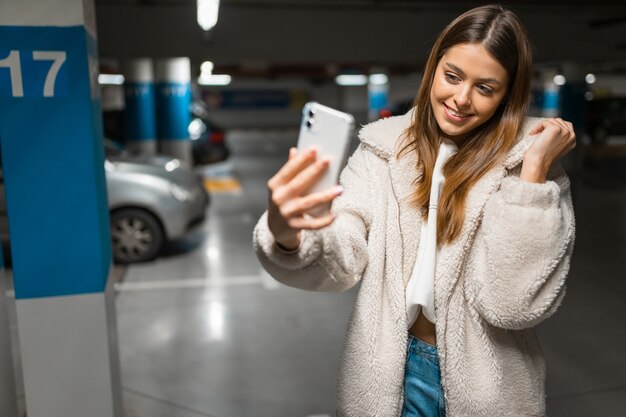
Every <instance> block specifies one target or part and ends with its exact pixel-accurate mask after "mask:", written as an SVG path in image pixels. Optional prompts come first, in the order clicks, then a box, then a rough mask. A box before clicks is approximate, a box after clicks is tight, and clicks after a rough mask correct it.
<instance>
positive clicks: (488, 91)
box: [478, 84, 493, 95]
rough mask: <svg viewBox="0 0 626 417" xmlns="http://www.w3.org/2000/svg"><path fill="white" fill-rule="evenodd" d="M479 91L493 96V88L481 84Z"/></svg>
mask: <svg viewBox="0 0 626 417" xmlns="http://www.w3.org/2000/svg"><path fill="white" fill-rule="evenodd" d="M478 90H479V91H480V92H481V93H483V94H485V95H491V94H493V88H491V87H489V86H488V85H484V84H480V85H479V86H478Z"/></svg>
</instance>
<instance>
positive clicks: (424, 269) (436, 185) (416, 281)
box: [406, 139, 458, 328]
mask: <svg viewBox="0 0 626 417" xmlns="http://www.w3.org/2000/svg"><path fill="white" fill-rule="evenodd" d="M457 150H458V147H457V146H456V144H455V143H454V142H452V141H451V140H449V139H443V141H442V142H441V145H440V146H439V152H438V153H437V161H436V162H435V168H434V170H433V179H432V184H431V186H430V205H429V206H428V223H427V224H424V223H422V231H421V235H420V240H419V242H420V246H419V249H418V252H417V259H416V261H415V266H414V267H413V272H412V273H411V279H410V280H409V283H408V284H407V287H406V312H407V318H408V323H409V328H410V327H411V326H412V325H413V323H415V320H416V319H417V316H418V315H419V312H420V309H423V310H424V316H426V318H427V319H428V320H429V321H430V322H432V323H434V322H435V297H434V289H435V265H436V259H437V253H438V252H439V248H438V246H437V206H438V205H439V195H440V194H441V189H442V187H443V183H444V181H445V178H444V177H443V172H442V170H443V165H444V164H445V163H446V161H447V160H448V158H450V157H451V156H452V155H454V154H455V153H456V152H457Z"/></svg>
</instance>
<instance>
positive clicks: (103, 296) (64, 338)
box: [0, 0, 122, 417]
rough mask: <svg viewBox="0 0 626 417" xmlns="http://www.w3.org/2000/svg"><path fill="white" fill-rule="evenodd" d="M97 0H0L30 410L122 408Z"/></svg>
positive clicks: (60, 416)
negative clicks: (96, 20) (112, 272)
mask: <svg viewBox="0 0 626 417" xmlns="http://www.w3.org/2000/svg"><path fill="white" fill-rule="evenodd" d="M96 45H97V42H96V31H95V9H94V4H93V0H20V1H14V2H11V3H10V5H7V3H6V2H3V3H0V109H2V110H1V111H0V146H1V147H2V164H3V173H4V183H5V189H6V190H5V192H6V199H7V210H8V218H9V227H10V231H11V247H12V261H13V279H14V284H15V285H14V286H15V297H16V313H17V324H18V331H19V337H20V348H21V358H22V370H23V379H24V388H25V395H26V407H27V412H28V417H79V416H80V417H83V416H89V417H120V416H121V414H122V407H121V404H122V403H121V390H120V375H119V361H118V356H117V355H118V352H117V340H116V328H115V315H114V312H115V310H114V304H113V297H112V282H111V279H110V278H109V277H110V269H111V241H110V234H109V216H108V209H107V195H106V184H105V177H104V166H103V163H104V155H103V154H104V151H103V144H102V117H101V104H100V90H99V86H98V83H97V76H98V52H97V46H96Z"/></svg>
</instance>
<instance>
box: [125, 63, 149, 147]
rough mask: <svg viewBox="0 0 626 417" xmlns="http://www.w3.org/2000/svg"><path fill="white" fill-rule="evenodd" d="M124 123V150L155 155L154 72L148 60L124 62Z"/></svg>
mask: <svg viewBox="0 0 626 417" xmlns="http://www.w3.org/2000/svg"><path fill="white" fill-rule="evenodd" d="M124 78H125V82H124V96H125V98H126V104H125V112H124V122H125V123H124V124H125V129H126V140H127V147H128V150H129V151H131V152H133V153H140V154H143V155H154V154H155V153H156V152H157V142H156V137H157V134H156V120H155V102H154V72H153V68H152V60H151V59H149V58H140V59H133V60H130V61H128V62H127V63H126V65H125V74H124Z"/></svg>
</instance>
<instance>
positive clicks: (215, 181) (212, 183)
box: [204, 177, 241, 193]
mask: <svg viewBox="0 0 626 417" xmlns="http://www.w3.org/2000/svg"><path fill="white" fill-rule="evenodd" d="M204 188H206V190H207V191H208V192H211V193H214V192H218V193H220V192H229V191H239V190H240V189H241V184H240V183H239V181H237V180H236V179H235V178H233V177H223V178H205V179H204Z"/></svg>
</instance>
